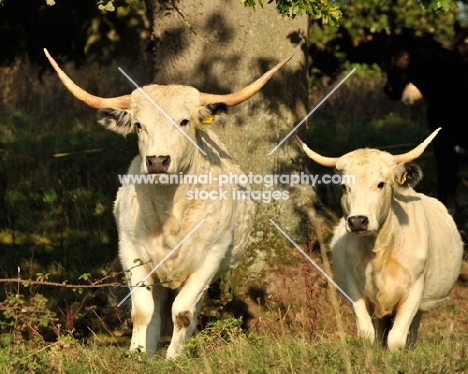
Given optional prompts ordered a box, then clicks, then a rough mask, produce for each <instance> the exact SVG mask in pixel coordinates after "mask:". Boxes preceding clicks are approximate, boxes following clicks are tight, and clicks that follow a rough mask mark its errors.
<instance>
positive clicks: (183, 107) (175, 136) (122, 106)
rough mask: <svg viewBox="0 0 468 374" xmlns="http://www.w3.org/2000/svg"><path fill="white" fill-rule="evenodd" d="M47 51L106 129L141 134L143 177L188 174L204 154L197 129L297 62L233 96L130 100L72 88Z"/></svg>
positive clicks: (161, 91) (162, 92)
mask: <svg viewBox="0 0 468 374" xmlns="http://www.w3.org/2000/svg"><path fill="white" fill-rule="evenodd" d="M44 52H45V54H46V56H47V58H48V59H49V61H50V63H51V64H52V66H53V68H54V69H55V71H56V72H57V74H58V76H59V78H60V80H61V81H62V83H63V84H64V85H65V86H66V87H67V88H68V90H69V91H70V92H71V93H72V94H73V96H75V97H76V98H77V99H79V100H81V101H84V102H85V103H86V104H87V105H88V106H90V107H93V108H96V109H99V112H98V119H99V123H100V124H101V125H103V126H104V127H105V128H107V129H109V130H111V131H115V132H117V133H119V134H122V135H127V134H129V133H132V132H136V133H137V134H138V146H139V150H140V155H141V157H142V165H141V172H142V173H177V172H180V171H186V170H187V168H188V167H189V165H190V163H191V160H192V159H193V154H194V152H198V151H200V150H199V149H197V145H196V144H197V139H196V138H197V135H196V132H197V130H198V129H200V128H202V127H203V126H206V125H209V124H213V123H216V122H217V121H218V120H219V118H220V115H222V114H223V113H225V112H226V108H227V107H231V106H235V105H237V104H240V103H242V102H243V101H245V100H247V99H249V98H250V97H251V96H252V95H254V94H255V93H256V92H258V91H259V90H260V89H261V88H262V87H263V86H264V85H265V84H266V82H268V80H269V79H270V78H271V77H272V76H273V75H274V74H275V73H276V72H277V71H278V70H279V69H280V68H281V67H282V66H283V65H284V64H285V63H286V62H287V61H289V60H290V59H291V57H292V56H291V57H289V58H287V59H285V60H283V61H282V62H280V63H279V64H277V65H276V66H275V67H274V68H273V69H271V70H270V71H268V72H267V73H265V74H264V75H263V76H262V77H260V78H259V79H257V80H256V81H255V82H253V83H251V84H250V85H248V86H247V87H244V88H243V89H241V90H240V91H237V92H234V93H232V94H227V95H213V94H207V93H202V92H199V91H198V90H197V89H195V88H193V87H188V86H176V85H170V86H159V85H155V84H154V85H150V86H145V87H143V88H139V89H136V90H134V91H133V92H132V93H131V94H130V95H124V96H120V97H115V98H102V97H97V96H94V95H91V94H89V93H88V92H86V91H85V90H83V89H82V88H80V87H79V86H77V85H76V84H75V83H73V81H72V80H71V79H70V78H69V77H68V76H67V75H66V74H65V73H64V72H63V71H62V70H61V69H60V67H59V66H58V65H57V63H56V62H55V60H54V59H53V58H52V57H51V56H50V55H49V53H48V52H47V50H44ZM191 143H192V144H191ZM201 151H203V150H201Z"/></svg>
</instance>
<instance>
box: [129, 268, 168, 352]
mask: <svg viewBox="0 0 468 374" xmlns="http://www.w3.org/2000/svg"><path fill="white" fill-rule="evenodd" d="M146 275H147V272H146V271H144V270H143V269H140V270H137V269H132V274H131V276H130V284H131V285H134V286H135V285H137V284H138V283H139V282H140V281H141V280H142V279H144V277H145V276H146ZM146 283H148V281H146ZM131 289H133V287H131ZM166 294H167V290H165V289H164V288H163V287H161V286H148V287H145V286H139V287H137V288H136V289H135V290H134V292H133V293H132V296H131V298H132V324H133V328H132V340H131V343H130V350H131V351H137V350H140V351H142V352H146V353H147V354H148V356H152V355H154V354H155V353H156V350H157V347H158V343H159V337H160V330H161V314H160V306H161V302H164V298H165V297H166Z"/></svg>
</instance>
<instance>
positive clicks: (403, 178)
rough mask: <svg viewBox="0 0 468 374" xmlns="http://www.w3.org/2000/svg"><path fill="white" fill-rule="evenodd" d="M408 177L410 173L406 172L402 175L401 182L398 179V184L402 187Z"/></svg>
mask: <svg viewBox="0 0 468 374" xmlns="http://www.w3.org/2000/svg"><path fill="white" fill-rule="evenodd" d="M407 175H408V172H407V171H405V172H404V173H403V174H402V176H401V178H400V180H398V179H397V182H398V183H400V184H401V185H402V184H403V183H405V182H406V176H407Z"/></svg>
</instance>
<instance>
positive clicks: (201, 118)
mask: <svg viewBox="0 0 468 374" xmlns="http://www.w3.org/2000/svg"><path fill="white" fill-rule="evenodd" d="M225 113H227V106H226V104H224V103H214V104H208V105H205V106H202V107H200V109H199V111H198V118H197V119H198V121H197V122H198V126H197V127H203V126H207V125H219V124H222V123H223V114H225Z"/></svg>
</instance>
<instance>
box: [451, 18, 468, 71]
mask: <svg viewBox="0 0 468 374" xmlns="http://www.w3.org/2000/svg"><path fill="white" fill-rule="evenodd" d="M454 31H455V36H454V37H453V50H454V52H455V53H457V54H459V55H460V56H462V57H463V59H464V60H465V61H467V62H468V27H461V26H460V25H459V24H458V23H455V26H454Z"/></svg>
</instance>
